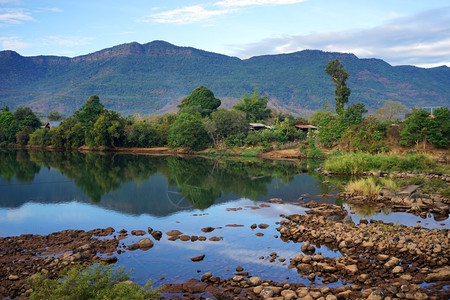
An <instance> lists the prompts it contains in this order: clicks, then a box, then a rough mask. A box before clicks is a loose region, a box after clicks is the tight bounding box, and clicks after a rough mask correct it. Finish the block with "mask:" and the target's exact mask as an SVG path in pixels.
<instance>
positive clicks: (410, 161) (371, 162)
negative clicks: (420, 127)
mask: <svg viewBox="0 0 450 300" xmlns="http://www.w3.org/2000/svg"><path fill="white" fill-rule="evenodd" d="M323 168H324V169H325V170H327V171H329V172H332V173H338V174H352V175H356V174H361V173H362V172H367V171H371V170H383V171H429V170H431V169H434V168H436V162H435V161H434V160H433V159H432V158H431V157H430V156H428V155H425V154H408V155H406V156H399V155H395V154H386V153H379V154H368V153H346V154H339V155H336V156H331V157H330V158H328V159H327V160H326V161H325V163H324V166H323Z"/></svg>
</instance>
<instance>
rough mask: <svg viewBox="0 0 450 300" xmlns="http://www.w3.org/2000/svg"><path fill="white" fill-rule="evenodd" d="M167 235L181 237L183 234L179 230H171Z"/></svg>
mask: <svg viewBox="0 0 450 300" xmlns="http://www.w3.org/2000/svg"><path fill="white" fill-rule="evenodd" d="M166 234H167V235H168V236H179V235H182V234H183V233H182V232H181V231H179V230H170V231H168V232H166Z"/></svg>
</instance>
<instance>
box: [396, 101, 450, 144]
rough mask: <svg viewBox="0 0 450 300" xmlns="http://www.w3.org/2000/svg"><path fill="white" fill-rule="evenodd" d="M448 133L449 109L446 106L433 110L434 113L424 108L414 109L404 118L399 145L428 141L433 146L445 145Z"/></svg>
mask: <svg viewBox="0 0 450 300" xmlns="http://www.w3.org/2000/svg"><path fill="white" fill-rule="evenodd" d="M449 135H450V111H449V109H448V108H447V107H445V108H438V109H436V110H434V115H430V113H429V112H427V111H425V110H424V109H419V110H416V111H414V112H413V113H412V114H411V115H410V116H409V117H408V118H406V119H405V123H404V127H403V129H402V131H401V132H400V144H401V145H405V146H408V145H413V144H416V145H418V144H419V143H420V142H423V141H428V142H430V143H431V144H433V146H435V147H447V146H448V143H449Z"/></svg>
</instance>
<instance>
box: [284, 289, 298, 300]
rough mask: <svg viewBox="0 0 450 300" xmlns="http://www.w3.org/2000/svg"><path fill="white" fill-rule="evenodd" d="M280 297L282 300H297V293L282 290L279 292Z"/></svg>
mask: <svg viewBox="0 0 450 300" xmlns="http://www.w3.org/2000/svg"><path fill="white" fill-rule="evenodd" d="M281 296H283V297H284V300H293V299H297V293H296V292H294V291H291V290H283V291H281Z"/></svg>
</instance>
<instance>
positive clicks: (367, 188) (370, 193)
mask: <svg viewBox="0 0 450 300" xmlns="http://www.w3.org/2000/svg"><path fill="white" fill-rule="evenodd" d="M381 188H382V186H381V185H379V184H378V183H377V179H376V178H374V177H369V178H362V179H358V180H354V181H350V182H349V183H348V184H347V185H346V187H345V191H346V192H350V193H356V194H359V195H362V196H366V197H368V198H370V199H375V198H376V197H377V196H378V195H379V194H380V191H381Z"/></svg>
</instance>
